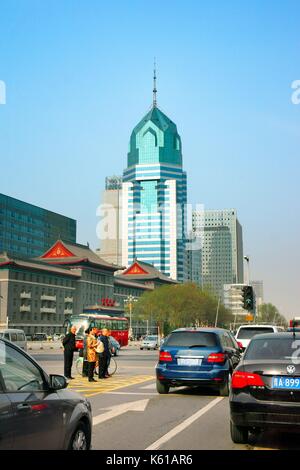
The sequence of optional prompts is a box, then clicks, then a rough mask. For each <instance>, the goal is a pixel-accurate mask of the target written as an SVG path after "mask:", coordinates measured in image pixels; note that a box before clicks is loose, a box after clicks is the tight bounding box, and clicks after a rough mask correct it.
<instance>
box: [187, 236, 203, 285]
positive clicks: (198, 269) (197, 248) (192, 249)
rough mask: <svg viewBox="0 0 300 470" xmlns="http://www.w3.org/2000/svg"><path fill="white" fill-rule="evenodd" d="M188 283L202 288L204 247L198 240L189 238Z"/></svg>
mask: <svg viewBox="0 0 300 470" xmlns="http://www.w3.org/2000/svg"><path fill="white" fill-rule="evenodd" d="M186 281H187V282H193V283H195V284H197V285H198V286H200V287H202V245H201V240H200V239H199V238H198V239H197V238H192V237H191V238H189V239H188V240H187V243H186Z"/></svg>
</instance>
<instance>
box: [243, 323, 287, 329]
mask: <svg viewBox="0 0 300 470" xmlns="http://www.w3.org/2000/svg"><path fill="white" fill-rule="evenodd" d="M241 328H278V326H277V325H259V324H258V325H241V326H239V330H240V329H241Z"/></svg>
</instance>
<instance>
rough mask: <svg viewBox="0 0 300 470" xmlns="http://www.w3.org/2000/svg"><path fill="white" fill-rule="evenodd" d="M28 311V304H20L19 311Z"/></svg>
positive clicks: (29, 308) (29, 309)
mask: <svg viewBox="0 0 300 470" xmlns="http://www.w3.org/2000/svg"><path fill="white" fill-rule="evenodd" d="M30 311H31V307H30V305H21V307H20V312H30Z"/></svg>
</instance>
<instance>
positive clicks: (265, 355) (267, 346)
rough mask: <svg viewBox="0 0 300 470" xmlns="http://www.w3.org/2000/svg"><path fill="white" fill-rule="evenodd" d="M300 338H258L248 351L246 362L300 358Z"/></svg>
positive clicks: (252, 342) (245, 357)
mask: <svg viewBox="0 0 300 470" xmlns="http://www.w3.org/2000/svg"><path fill="white" fill-rule="evenodd" d="M298 348H299V338H298V340H295V339H294V338H293V337H292V336H291V337H290V338H268V339H264V338H257V339H253V341H251V343H250V344H249V346H248V349H247V350H246V353H245V356H244V360H246V361H247V360H256V359H267V360H273V359H277V360H280V359H282V360H292V359H293V358H295V359H296V360H298V361H299V357H298V353H297V351H298Z"/></svg>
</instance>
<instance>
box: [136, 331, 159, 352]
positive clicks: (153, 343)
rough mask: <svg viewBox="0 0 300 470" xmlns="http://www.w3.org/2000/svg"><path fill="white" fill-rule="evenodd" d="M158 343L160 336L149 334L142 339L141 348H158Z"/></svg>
mask: <svg viewBox="0 0 300 470" xmlns="http://www.w3.org/2000/svg"><path fill="white" fill-rule="evenodd" d="M158 345H159V343H158V336H156V335H151V336H150V335H149V336H145V338H144V339H143V340H142V342H141V345H140V349H149V350H150V349H158Z"/></svg>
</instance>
